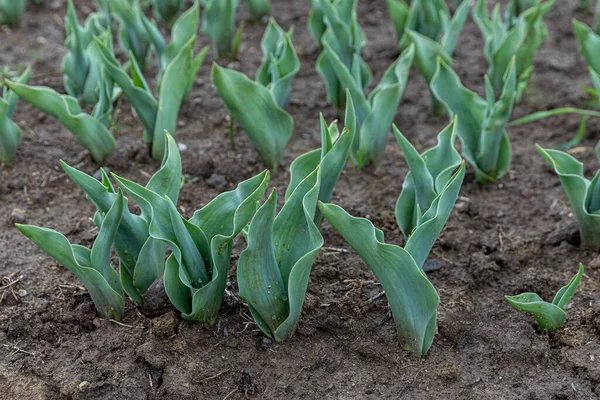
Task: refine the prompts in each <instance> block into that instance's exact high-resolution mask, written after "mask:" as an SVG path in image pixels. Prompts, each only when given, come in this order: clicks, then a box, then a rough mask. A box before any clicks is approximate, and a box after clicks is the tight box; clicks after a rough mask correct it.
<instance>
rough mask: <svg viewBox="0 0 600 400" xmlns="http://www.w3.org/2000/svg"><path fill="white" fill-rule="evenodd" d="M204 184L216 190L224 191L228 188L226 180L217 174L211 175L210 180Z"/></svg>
mask: <svg viewBox="0 0 600 400" xmlns="http://www.w3.org/2000/svg"><path fill="white" fill-rule="evenodd" d="M206 183H207V185H208V186H210V187H212V188H215V189H218V190H224V189H226V188H227V187H228V186H229V182H227V179H225V177H224V176H223V175H219V174H212V175H211V176H210V178H208V179H207V180H206Z"/></svg>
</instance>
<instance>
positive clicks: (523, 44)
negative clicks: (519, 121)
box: [473, 0, 554, 99]
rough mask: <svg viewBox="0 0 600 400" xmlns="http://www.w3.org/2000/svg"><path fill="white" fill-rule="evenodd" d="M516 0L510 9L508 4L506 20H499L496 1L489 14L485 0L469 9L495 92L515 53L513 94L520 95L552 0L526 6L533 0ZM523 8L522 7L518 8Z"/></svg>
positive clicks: (528, 74) (499, 88) (531, 67)
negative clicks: (524, 0) (515, 64)
mask: <svg viewBox="0 0 600 400" xmlns="http://www.w3.org/2000/svg"><path fill="white" fill-rule="evenodd" d="M517 3H521V6H520V8H519V7H516V6H513V8H512V10H513V11H511V8H509V12H508V13H507V18H506V21H502V17H501V15H500V4H496V6H495V7H494V9H493V11H492V16H491V18H490V16H489V14H488V10H487V0H479V1H478V2H477V4H476V6H475V8H474V10H473V19H474V20H475V22H476V23H477V26H479V29H480V30H481V33H482V34H483V38H484V41H485V47H484V51H485V57H486V58H487V60H488V63H489V67H488V76H489V77H490V82H491V84H492V87H493V88H494V90H495V91H496V92H500V91H501V90H502V87H503V82H504V79H503V78H504V72H505V71H506V69H507V68H508V65H509V64H510V62H511V60H512V59H513V57H515V58H516V63H517V82H518V84H517V88H518V91H517V93H518V96H517V98H518V99H520V98H521V95H522V93H523V91H524V90H525V87H526V86H527V81H528V80H529V77H530V75H531V73H532V72H533V65H532V64H533V58H534V57H535V54H536V53H537V50H538V48H539V47H540V45H541V44H542V43H543V42H544V40H545V39H546V36H548V29H547V28H546V24H544V20H543V18H544V16H545V15H546V14H547V13H548V12H549V11H550V9H551V8H552V6H553V5H554V0H550V1H547V2H545V3H541V2H540V1H539V0H535V4H534V5H533V6H532V7H530V8H525V7H527V5H528V4H529V3H533V2H532V1H526V2H525V3H526V4H525V3H523V2H517ZM515 4H516V3H515ZM523 8H525V9H524V10H522V9H523ZM517 13H518V14H517Z"/></svg>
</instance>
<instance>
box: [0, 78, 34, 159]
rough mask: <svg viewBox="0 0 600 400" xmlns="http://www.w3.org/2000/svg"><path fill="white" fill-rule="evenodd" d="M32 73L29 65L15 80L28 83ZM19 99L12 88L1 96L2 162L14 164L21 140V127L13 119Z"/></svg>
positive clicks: (0, 156)
mask: <svg viewBox="0 0 600 400" xmlns="http://www.w3.org/2000/svg"><path fill="white" fill-rule="evenodd" d="M30 75H31V67H28V68H27V69H26V70H25V71H24V72H23V74H21V76H19V77H18V78H16V80H15V82H17V83H26V82H27V81H28V80H29V76H30ZM18 99H19V97H18V96H17V95H15V94H14V93H13V92H12V91H11V90H4V96H3V97H0V163H5V164H8V165H11V164H12V161H13V160H14V158H15V154H16V152H17V148H18V147H19V142H20V141H21V128H19V126H18V125H17V124H16V123H14V122H13V121H12V120H11V118H12V115H13V113H14V111H15V107H16V106H17V100H18Z"/></svg>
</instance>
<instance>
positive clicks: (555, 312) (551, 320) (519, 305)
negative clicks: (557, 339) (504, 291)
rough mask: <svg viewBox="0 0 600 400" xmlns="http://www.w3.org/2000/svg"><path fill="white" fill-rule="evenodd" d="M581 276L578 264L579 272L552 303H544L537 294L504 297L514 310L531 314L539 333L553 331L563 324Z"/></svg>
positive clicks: (580, 268)
mask: <svg viewBox="0 0 600 400" xmlns="http://www.w3.org/2000/svg"><path fill="white" fill-rule="evenodd" d="M582 276H583V265H582V264H579V272H577V274H576V275H575V276H574V277H573V278H571V281H570V282H569V283H568V284H567V285H566V286H563V287H562V288H561V289H560V290H559V291H558V293H556V296H554V300H552V303H548V302H547V301H544V300H543V299H542V298H541V297H540V296H539V295H538V294H537V293H521V294H519V295H517V296H505V298H506V301H508V303H509V304H510V305H511V306H513V307H514V308H515V309H517V310H519V311H523V312H526V313H529V314H531V315H532V316H533V318H535V320H536V322H537V324H538V328H539V330H540V331H554V330H556V329H559V328H560V327H561V326H563V324H564V323H565V321H566V319H567V313H566V312H565V310H566V309H567V306H568V305H569V302H570V301H571V298H572V297H573V295H574V294H575V291H576V290H577V286H579V283H580V282H581V277H582Z"/></svg>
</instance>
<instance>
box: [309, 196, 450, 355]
mask: <svg viewBox="0 0 600 400" xmlns="http://www.w3.org/2000/svg"><path fill="white" fill-rule="evenodd" d="M319 209H320V210H321V212H322V213H323V215H324V216H325V218H326V219H327V221H329V223H330V224H331V225H332V226H333V227H334V228H335V229H336V230H337V231H338V232H340V234H341V235H342V236H343V237H344V239H345V240H346V241H347V242H348V244H349V245H350V246H351V247H352V248H353V249H354V250H355V251H356V252H357V253H358V255H359V256H360V257H361V258H362V259H363V261H364V262H365V263H366V264H367V265H368V266H369V268H370V269H371V270H372V271H373V273H374V274H375V276H376V277H377V279H378V280H379V281H380V282H381V285H382V287H383V290H384V291H385V295H386V297H387V299H388V302H389V304H390V309H391V311H392V316H393V317H394V322H395V323H396V328H397V330H398V333H399V335H400V337H401V338H402V339H403V341H404V343H405V345H406V348H407V350H408V351H409V352H410V353H411V354H413V355H414V356H417V357H420V356H424V355H425V354H426V353H427V351H428V350H429V348H430V347H431V344H432V342H433V337H434V335H435V330H436V318H437V307H438V304H439V296H438V294H437V292H436V291H435V288H434V287H433V285H432V284H431V282H429V280H428V279H427V277H426V276H425V273H424V272H423V271H422V270H421V268H420V267H419V266H418V265H417V264H416V262H415V260H414V259H413V258H412V256H411V255H410V253H409V252H408V251H406V250H405V249H403V248H401V247H398V246H395V245H390V244H385V243H383V242H382V240H383V234H382V233H381V231H378V230H376V229H375V227H374V226H373V224H372V223H371V222H370V221H369V220H366V219H364V218H355V217H352V216H350V215H349V214H348V213H346V212H345V211H344V210H343V209H342V208H340V207H338V206H336V205H333V204H325V203H319Z"/></svg>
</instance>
